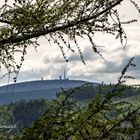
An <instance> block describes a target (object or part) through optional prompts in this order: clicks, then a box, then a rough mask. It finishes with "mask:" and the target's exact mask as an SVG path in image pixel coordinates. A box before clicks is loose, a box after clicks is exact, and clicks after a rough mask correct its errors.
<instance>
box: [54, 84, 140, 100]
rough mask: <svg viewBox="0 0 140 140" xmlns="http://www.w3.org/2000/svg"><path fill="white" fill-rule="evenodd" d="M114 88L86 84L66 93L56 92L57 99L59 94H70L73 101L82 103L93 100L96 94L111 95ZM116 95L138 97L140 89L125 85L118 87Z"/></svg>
mask: <svg viewBox="0 0 140 140" xmlns="http://www.w3.org/2000/svg"><path fill="white" fill-rule="evenodd" d="M115 86H116V85H115V84H110V85H105V84H100V85H98V86H94V85H93V84H91V83H88V84H85V85H82V86H79V87H76V88H71V89H69V90H67V91H65V90H63V91H62V92H58V93H57V97H59V96H60V95H61V94H68V93H70V94H71V95H70V96H71V97H72V98H73V99H75V100H78V101H84V100H89V99H92V98H94V97H95V96H96V94H106V93H112V92H113V90H114V88H115ZM75 89H76V90H75ZM118 94H120V96H121V97H122V98H128V97H132V96H135V95H140V88H139V87H132V86H127V85H119V90H118Z"/></svg>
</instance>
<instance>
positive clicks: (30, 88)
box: [0, 80, 98, 105]
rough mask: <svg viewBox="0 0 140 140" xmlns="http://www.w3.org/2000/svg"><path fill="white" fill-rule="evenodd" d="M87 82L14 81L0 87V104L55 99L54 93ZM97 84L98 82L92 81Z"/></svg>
mask: <svg viewBox="0 0 140 140" xmlns="http://www.w3.org/2000/svg"><path fill="white" fill-rule="evenodd" d="M85 83H88V82H87V81H80V80H41V81H30V82H23V83H16V84H11V85H5V86H1V87H0V105H2V104H8V103H10V102H16V101H19V100H31V99H42V98H45V99H55V98H56V93H57V92H59V91H61V88H63V89H70V88H73V87H77V86H80V85H83V84H85ZM93 85H95V86H97V85H98V83H93Z"/></svg>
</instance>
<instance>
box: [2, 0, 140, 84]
mask: <svg viewBox="0 0 140 140" xmlns="http://www.w3.org/2000/svg"><path fill="white" fill-rule="evenodd" d="M136 2H137V3H138V5H139V6H140V1H139V0H136ZM118 9H119V11H120V13H121V19H122V21H126V20H127V19H131V18H132V19H133V18H135V19H138V20H139V21H138V22H137V23H134V24H131V25H125V26H124V29H125V31H126V33H127V37H128V42H127V46H126V48H125V50H124V49H123V47H122V46H121V44H120V42H119V40H115V39H114V38H113V37H112V36H109V35H105V34H99V33H98V34H96V35H95V36H94V41H95V43H96V44H97V45H98V46H100V47H99V50H100V52H101V53H102V54H103V56H104V58H105V60H103V59H102V58H101V57H100V56H98V55H97V54H95V53H94V52H93V51H92V48H91V44H90V43H89V42H88V41H87V40H86V39H85V40H82V39H79V46H80V47H81V49H82V51H83V56H84V59H85V62H86V65H84V64H83V63H82V62H81V60H80V57H79V54H78V53H71V52H70V50H67V49H65V52H66V56H67V58H68V59H69V62H65V60H64V59H63V56H62V55H61V51H60V50H59V48H58V47H57V46H56V45H54V44H53V43H52V44H51V46H50V44H48V42H47V41H46V39H45V38H44V37H41V38H40V40H39V43H40V46H39V47H38V48H37V51H36V50H35V49H34V48H33V47H29V48H28V50H27V52H28V53H27V55H26V57H25V61H24V63H23V66H22V69H21V71H20V73H19V76H18V82H22V81H31V80H40V79H41V77H43V79H45V80H47V79H58V78H59V76H60V75H62V77H63V72H64V70H65V71H66V73H67V77H68V78H69V79H80V80H86V81H92V82H102V81H104V82H105V83H110V82H112V83H113V82H116V80H117V78H118V76H119V75H120V73H121V71H122V69H123V67H124V66H125V65H126V64H127V63H128V61H129V59H130V58H131V57H135V61H134V62H135V63H136V65H137V66H136V67H135V68H133V69H132V68H130V70H129V74H130V75H131V76H134V77H135V80H128V81H127V83H128V84H135V83H137V84H140V13H138V11H136V9H135V8H134V7H133V6H132V5H131V4H130V2H128V0H125V1H124V3H123V4H122V5H121V6H119V7H118ZM72 47H73V48H76V47H75V46H74V45H73V46H72ZM75 50H76V49H75ZM6 81H7V78H4V79H3V80H1V82H0V85H3V84H5V83H6ZM12 82H13V80H12V78H11V83H12Z"/></svg>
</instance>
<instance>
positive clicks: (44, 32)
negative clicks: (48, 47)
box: [0, 0, 123, 45]
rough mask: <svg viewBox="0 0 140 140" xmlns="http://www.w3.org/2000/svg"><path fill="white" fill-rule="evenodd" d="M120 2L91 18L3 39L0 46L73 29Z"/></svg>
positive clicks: (104, 11) (119, 0)
mask: <svg viewBox="0 0 140 140" xmlns="http://www.w3.org/2000/svg"><path fill="white" fill-rule="evenodd" d="M122 1H123V0H118V1H116V2H115V3H113V4H111V5H110V6H109V7H107V8H106V9H104V10H102V11H101V12H99V13H97V14H95V15H92V16H86V17H83V18H82V19H80V20H77V21H71V22H69V23H66V24H64V25H61V26H54V27H50V28H46V29H45V28H44V29H43V28H42V29H38V30H35V31H31V32H28V33H23V34H22V35H19V36H16V37H15V36H11V37H8V38H5V39H1V40H0V44H3V45H5V44H13V43H18V42H21V41H25V40H29V39H32V38H36V37H39V36H43V35H47V34H49V33H54V32H56V31H60V30H64V29H68V28H70V27H73V26H75V25H78V24H81V23H85V22H87V21H89V20H92V19H96V18H97V17H99V16H101V15H102V14H104V13H106V12H108V11H109V10H110V9H112V8H113V7H115V6H117V5H119V4H120V3H121V2H122Z"/></svg>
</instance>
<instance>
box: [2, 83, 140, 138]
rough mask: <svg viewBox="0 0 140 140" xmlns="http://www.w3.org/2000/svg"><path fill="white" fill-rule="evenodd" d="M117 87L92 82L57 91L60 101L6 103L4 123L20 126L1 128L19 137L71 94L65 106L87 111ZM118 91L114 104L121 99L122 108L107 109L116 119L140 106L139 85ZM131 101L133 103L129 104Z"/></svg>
mask: <svg viewBox="0 0 140 140" xmlns="http://www.w3.org/2000/svg"><path fill="white" fill-rule="evenodd" d="M114 88H115V85H114V84H113V85H111V84H110V85H104V84H100V85H98V86H94V85H92V84H91V83H89V84H84V85H82V86H79V87H76V88H71V89H69V90H62V91H61V92H59V93H57V99H56V100H46V99H40V100H30V101H24V100H21V101H19V102H15V103H10V104H8V105H3V106H1V107H0V124H1V126H16V127H13V128H12V127H11V128H1V131H0V134H1V138H9V139H11V140H12V139H15V137H17V136H18V135H20V134H21V133H22V130H24V129H25V128H26V129H27V128H28V127H31V126H32V125H33V123H35V124H36V123H37V124H38V123H40V121H41V120H42V119H43V120H44V115H45V116H46V114H49V113H50V112H49V111H52V109H54V110H53V111H56V109H57V108H59V106H60V104H59V103H57V102H58V101H59V102H60V103H61V102H62V101H64V99H65V97H67V103H66V104H65V105H64V106H65V107H66V108H65V109H68V110H69V111H70V110H71V109H72V110H73V109H74V110H75V111H76V110H77V111H80V110H81V109H84V110H85V111H87V108H88V109H89V106H90V104H91V102H93V101H94V99H96V100H97V99H98V98H100V96H101V97H104V95H107V94H111V93H112V90H114ZM118 90H119V94H118V95H117V96H116V97H115V98H113V102H112V104H114V103H115V102H118V101H119V102H121V104H122V106H118V105H120V104H118V105H117V104H116V106H117V108H118V107H119V108H121V109H122V110H120V109H116V108H115V109H112V110H111V111H110V112H107V113H106V114H107V116H110V117H112V118H114V117H116V116H118V115H120V112H121V113H122V111H124V112H127V110H128V109H129V107H130V106H131V105H132V104H133V105H134V104H135V107H136V106H138V105H139V100H140V88H139V87H138V86H137V87H135V88H134V87H131V86H126V85H120V86H119V87H118ZM113 96H114V95H113ZM113 96H112V97H113ZM120 100H121V101H120ZM127 103H129V107H128V104H127ZM67 105H68V106H67ZM126 106H127V107H126ZM124 112H123V113H124ZM67 115H68V114H67ZM35 124H34V125H35ZM38 129H39V128H38Z"/></svg>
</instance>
